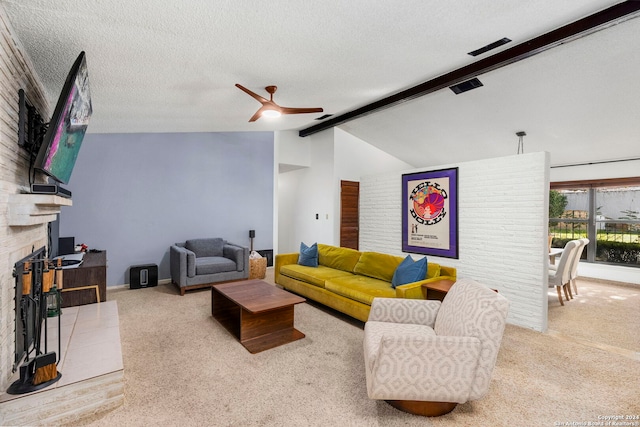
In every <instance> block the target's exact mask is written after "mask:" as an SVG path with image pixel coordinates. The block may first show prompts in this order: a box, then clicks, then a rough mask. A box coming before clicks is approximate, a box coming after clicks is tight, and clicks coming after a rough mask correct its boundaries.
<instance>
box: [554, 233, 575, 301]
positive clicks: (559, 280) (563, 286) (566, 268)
mask: <svg viewBox="0 0 640 427" xmlns="http://www.w3.org/2000/svg"><path fill="white" fill-rule="evenodd" d="M577 249H578V241H577V240H570V241H568V242H567V244H566V245H565V246H564V250H563V251H562V254H561V255H560V262H558V264H557V266H556V268H555V269H552V268H549V287H552V286H555V287H556V289H557V291H558V300H559V301H560V305H564V302H563V301H562V291H564V295H565V297H566V298H567V301H569V299H570V297H569V293H570V292H571V290H570V289H568V286H570V281H571V267H572V264H573V260H574V257H575V253H576V250H577ZM572 297H573V296H571V298H572Z"/></svg>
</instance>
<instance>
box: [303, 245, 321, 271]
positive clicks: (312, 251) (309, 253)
mask: <svg viewBox="0 0 640 427" xmlns="http://www.w3.org/2000/svg"><path fill="white" fill-rule="evenodd" d="M298 264H300V265H306V266H307V267H317V266H318V244H317V243H314V244H313V245H311V246H307V245H305V244H304V242H301V243H300V255H299V256H298Z"/></svg>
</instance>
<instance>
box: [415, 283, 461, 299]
mask: <svg viewBox="0 0 640 427" xmlns="http://www.w3.org/2000/svg"><path fill="white" fill-rule="evenodd" d="M454 283H455V281H453V280H449V279H441V280H436V281H435V282H431V283H425V284H423V285H422V293H423V295H424V299H431V300H438V301H442V300H443V299H444V297H445V296H446V295H447V292H449V289H451V286H453V284H454Z"/></svg>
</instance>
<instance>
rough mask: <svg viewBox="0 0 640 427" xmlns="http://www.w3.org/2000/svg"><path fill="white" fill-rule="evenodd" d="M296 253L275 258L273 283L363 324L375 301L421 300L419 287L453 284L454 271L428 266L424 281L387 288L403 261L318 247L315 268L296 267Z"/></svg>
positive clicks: (437, 265)
mask: <svg viewBox="0 0 640 427" xmlns="http://www.w3.org/2000/svg"><path fill="white" fill-rule="evenodd" d="M298 256H299V254H298V253H287V254H278V255H276V258H275V266H274V278H275V282H276V283H277V284H278V285H280V286H282V287H283V288H284V289H286V290H289V291H292V292H295V293H296V294H298V295H302V296H304V297H306V298H308V299H311V300H313V301H316V302H319V303H321V304H324V305H326V306H328V307H331V308H333V309H335V310H338V311H340V312H342V313H345V314H347V315H349V316H351V317H354V318H356V319H358V320H361V321H363V322H366V321H367V318H368V317H369V311H370V310H371V303H372V302H373V299H374V298H376V297H383V298H409V299H424V294H423V291H422V284H424V283H429V282H434V281H437V280H440V279H450V280H454V281H455V280H456V269H455V268H452V267H445V266H442V265H440V264H436V263H432V262H429V263H428V264H427V274H426V277H425V279H424V280H420V281H418V282H413V283H407V284H404V285H400V286H397V287H396V288H395V289H394V288H393V287H392V286H391V280H392V278H393V274H394V272H395V270H396V268H397V267H398V265H400V263H401V262H402V260H403V259H404V258H402V257H398V256H394V255H387V254H383V253H379V252H360V251H356V250H354V249H348V248H340V247H336V246H330V245H323V244H318V267H307V266H303V265H299V264H298Z"/></svg>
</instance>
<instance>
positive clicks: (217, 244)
mask: <svg viewBox="0 0 640 427" xmlns="http://www.w3.org/2000/svg"><path fill="white" fill-rule="evenodd" d="M223 246H224V240H223V239H221V238H220V237H215V238H211V239H191V240H187V241H186V242H185V244H184V247H185V248H187V249H189V250H190V251H192V252H193V253H195V254H196V257H211V256H220V257H221V256H222V247H223Z"/></svg>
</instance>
